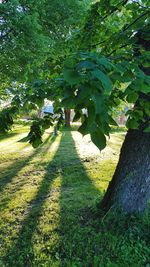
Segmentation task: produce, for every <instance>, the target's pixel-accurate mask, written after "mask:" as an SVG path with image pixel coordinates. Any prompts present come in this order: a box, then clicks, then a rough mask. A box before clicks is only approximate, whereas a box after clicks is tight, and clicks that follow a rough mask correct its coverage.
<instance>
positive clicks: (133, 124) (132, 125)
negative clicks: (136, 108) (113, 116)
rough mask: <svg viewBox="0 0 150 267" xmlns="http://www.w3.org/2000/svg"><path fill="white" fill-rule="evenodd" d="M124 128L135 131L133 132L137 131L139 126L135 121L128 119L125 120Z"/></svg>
mask: <svg viewBox="0 0 150 267" xmlns="http://www.w3.org/2000/svg"><path fill="white" fill-rule="evenodd" d="M126 126H127V128H129V129H135V130H137V129H138V126H139V124H138V122H137V121H136V120H135V119H128V120H127V123H126Z"/></svg>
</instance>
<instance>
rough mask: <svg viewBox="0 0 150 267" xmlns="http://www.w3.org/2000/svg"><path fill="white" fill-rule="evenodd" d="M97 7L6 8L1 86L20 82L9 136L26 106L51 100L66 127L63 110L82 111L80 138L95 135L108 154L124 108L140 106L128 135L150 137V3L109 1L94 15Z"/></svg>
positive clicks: (5, 118)
mask: <svg viewBox="0 0 150 267" xmlns="http://www.w3.org/2000/svg"><path fill="white" fill-rule="evenodd" d="M89 5H90V1H84V2H83V4H81V2H80V1H74V2H72V1H69V0H68V1H55V4H54V3H53V4H52V3H51V1H46V0H45V1H27V2H26V1H17V0H12V1H8V2H7V1H3V4H1V14H2V15H1V39H2V41H1V50H2V53H1V55H2V56H1V57H2V59H1V61H2V68H3V71H2V83H1V84H4V85H5V88H7V81H9V83H11V86H12V82H13V86H14V88H17V89H15V90H13V94H14V95H15V91H16V92H17V93H16V96H15V97H14V98H13V100H12V104H11V107H10V108H9V109H7V110H4V111H3V112H2V114H1V130H3V131H5V130H8V129H9V128H10V126H11V124H12V123H13V116H14V114H15V113H18V112H19V108H18V105H19V106H20V109H23V108H24V107H27V106H28V108H31V109H32V108H36V106H42V104H43V101H44V99H45V98H47V99H51V100H52V99H53V100H54V102H55V106H56V112H57V113H58V112H59V111H61V113H60V116H58V119H62V110H61V108H64V107H66V108H73V109H75V112H76V114H75V118H74V121H76V120H78V119H80V118H81V120H82V125H81V127H80V128H79V131H80V132H81V133H82V134H84V135H85V134H87V133H90V135H91V139H92V141H93V142H94V143H95V144H96V145H97V146H98V147H99V149H100V150H102V149H103V148H104V147H105V145H106V137H105V136H106V135H109V133H110V130H111V125H116V122H115V121H114V118H113V116H112V114H113V110H114V108H116V107H117V106H118V105H119V104H120V103H121V102H122V101H125V102H126V103H132V104H133V105H135V106H134V108H133V109H132V110H129V111H128V112H127V115H128V116H129V118H128V120H127V127H128V128H130V129H142V130H143V131H145V132H149V131H150V122H149V116H150V101H149V99H150V77H149V51H148V49H149V25H150V24H149V13H150V10H149V6H148V1H136V0H135V1H127V0H124V1H117V0H108V1H106V0H105V1H104V0H101V1H97V2H96V3H94V4H93V5H92V6H91V8H90V9H89V10H88V7H89ZM49 10H51V12H50V11H49ZM77 13H78V14H79V16H77ZM84 14H86V16H85V15H84ZM83 15H84V16H85V18H84V19H83V17H84V16H83ZM83 108H85V109H86V110H87V113H86V114H84V113H83ZM59 122H60V121H59ZM43 123H44V125H46V126H44V127H43ZM51 123H52V118H49V119H48V117H46V124H45V120H37V121H36V122H34V126H35V125H36V127H32V129H31V132H34V137H35V138H31V140H30V141H31V143H32V144H33V143H34V142H33V139H34V141H35V140H37V139H38V141H36V144H39V143H41V135H42V133H43V129H45V128H46V127H49V125H51ZM33 129H34V130H33ZM30 136H32V137H33V135H30Z"/></svg>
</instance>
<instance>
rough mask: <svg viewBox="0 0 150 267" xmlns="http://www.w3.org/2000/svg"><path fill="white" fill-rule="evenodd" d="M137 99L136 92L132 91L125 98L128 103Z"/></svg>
mask: <svg viewBox="0 0 150 267" xmlns="http://www.w3.org/2000/svg"><path fill="white" fill-rule="evenodd" d="M137 99H138V94H137V93H135V92H133V93H131V94H129V95H128V96H127V98H126V100H127V101H128V103H135V102H136V101H137Z"/></svg>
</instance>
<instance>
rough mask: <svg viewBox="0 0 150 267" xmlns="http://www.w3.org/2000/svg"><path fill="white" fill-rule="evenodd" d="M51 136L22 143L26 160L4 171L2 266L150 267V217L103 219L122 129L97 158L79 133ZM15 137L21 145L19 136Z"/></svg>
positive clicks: (0, 210) (0, 226)
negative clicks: (84, 149)
mask: <svg viewBox="0 0 150 267" xmlns="http://www.w3.org/2000/svg"><path fill="white" fill-rule="evenodd" d="M45 138H46V139H45V143H44V145H43V146H42V147H41V148H39V149H37V150H34V151H33V150H32V149H31V147H29V146H28V149H27V151H26V147H24V143H20V146H22V150H21V151H17V152H16V155H17V156H18V158H19V156H20V155H22V156H21V159H19V161H18V160H17V161H14V162H13V164H12V163H11V162H8V163H9V164H10V166H9V167H8V169H7V170H4V169H3V174H2V173H1V174H0V181H1V182H0V188H1V192H3V194H1V195H0V201H1V205H0V266H2V267H3V266H4V267H5V266H13V267H17V266H18V267H26V266H52V267H53V266H54V267H57V266H62V267H105V266H106V267H118V266H119V267H121V266H122V267H128V266H129V267H130V266H131V267H132V266H133V267H142V266H143V267H144V266H148V264H149V259H150V249H149V245H150V241H149V238H148V235H149V234H150V223H149V215H147V216H146V217H144V218H143V219H142V218H140V217H139V218H138V217H134V216H131V217H128V218H127V217H124V216H123V215H121V214H111V213H110V214H107V216H105V217H103V218H102V219H101V218H100V217H99V214H98V210H97V203H99V201H100V200H101V198H102V196H103V193H104V191H105V190H106V188H107V185H108V182H109V181H110V179H111V177H112V175H113V171H114V169H115V166H116V159H117V158H116V157H117V155H118V149H119V148H118V145H117V144H116V142H119V143H120V144H121V140H123V136H121V135H120V133H115V134H114V135H113V136H112V139H111V140H110V142H109V148H110V149H111V150H109V149H108V152H107V151H106V152H105V157H104V158H102V157H100V158H98V154H95V156H92V157H90V160H88V154H87V156H85V155H84V156H82V149H80V146H81V142H80V140H79V143H77V141H76V140H77V139H79V138H80V137H79V136H78V135H77V134H76V132H75V131H73V132H71V131H69V130H67V131H64V132H63V133H62V134H60V135H59V136H58V137H57V138H56V139H55V138H52V137H51V136H49V135H47V136H46V137H45ZM15 140H16V141H15V142H14V146H16V143H17V141H18V140H20V136H19V135H18V138H16V139H15ZM8 144H9V142H8ZM115 144H116V145H115ZM82 145H83V146H84V141H83V140H82ZM87 146H88V145H87ZM90 149H91V147H90ZM110 151H114V152H115V153H116V154H117V155H115V161H114V160H112V157H110V155H109V153H110ZM7 153H8V152H6V154H7ZM86 153H90V151H88V150H87V152H86ZM23 155H25V157H23ZM79 155H80V156H79ZM3 168H4V166H3ZM4 174H5V175H4ZM3 175H4V176H3Z"/></svg>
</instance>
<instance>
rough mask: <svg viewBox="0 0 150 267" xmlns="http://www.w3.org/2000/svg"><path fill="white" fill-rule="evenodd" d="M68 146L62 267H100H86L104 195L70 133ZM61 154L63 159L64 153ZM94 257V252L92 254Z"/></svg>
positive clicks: (63, 187) (63, 188) (62, 200)
mask: <svg viewBox="0 0 150 267" xmlns="http://www.w3.org/2000/svg"><path fill="white" fill-rule="evenodd" d="M64 142H66V145H65V150H66V158H64V160H63V162H62V168H63V170H64V173H63V177H62V183H61V194H60V233H61V235H60V250H59V255H60V259H61V266H64V267H65V266H68V267H69V266H86V267H88V266H90V267H93V266H98V265H93V263H91V265H86V263H85V264H84V261H85V262H86V256H87V257H88V255H86V254H88V249H89V250H90V249H91V248H90V246H89V243H92V242H93V241H94V235H96V231H97V230H96V228H95V223H94V222H95V221H96V220H97V215H96V212H95V211H96V203H97V201H100V199H101V198H102V195H103V193H102V192H101V191H100V190H98V189H97V188H96V186H95V185H94V183H93V182H92V180H91V179H90V177H89V176H88V174H87V171H86V168H85V165H84V164H83V163H82V162H81V161H80V158H79V155H78V152H77V148H76V145H75V142H74V139H73V137H72V135H71V133H70V132H69V131H68V132H66V135H65V137H64ZM61 153H62V156H63V151H61ZM67 155H68V156H67ZM70 155H71V157H70ZM89 156H90V155H89ZM89 164H91V163H90V162H89ZM87 166H88V163H87ZM89 167H90V165H89ZM95 215H96V216H95ZM91 229H92V231H93V234H92V233H91ZM92 239H93V240H92ZM86 248H87V249H86ZM86 250H87V251H86ZM90 253H93V252H91V251H89V254H90ZM79 256H80V258H79Z"/></svg>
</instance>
